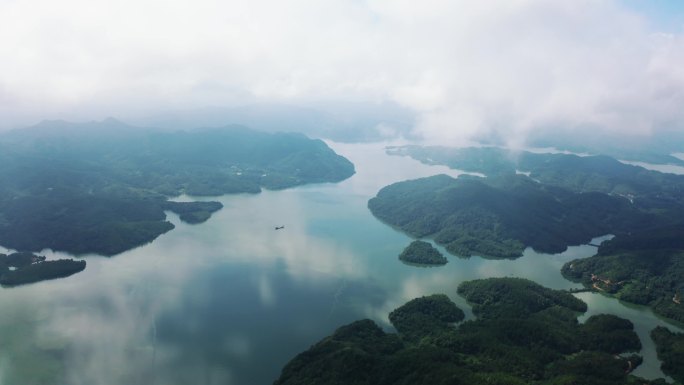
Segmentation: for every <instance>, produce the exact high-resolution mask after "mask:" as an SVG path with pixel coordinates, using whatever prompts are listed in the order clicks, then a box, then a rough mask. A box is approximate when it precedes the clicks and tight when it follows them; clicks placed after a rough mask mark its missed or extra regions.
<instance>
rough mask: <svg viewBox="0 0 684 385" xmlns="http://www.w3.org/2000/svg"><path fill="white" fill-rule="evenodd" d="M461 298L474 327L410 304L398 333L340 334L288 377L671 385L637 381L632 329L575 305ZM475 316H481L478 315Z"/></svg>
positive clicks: (449, 313) (285, 380) (369, 326)
mask: <svg viewBox="0 0 684 385" xmlns="http://www.w3.org/2000/svg"><path fill="white" fill-rule="evenodd" d="M458 292H459V294H460V295H462V296H464V297H465V298H466V299H467V300H468V301H469V302H470V303H473V304H474V308H473V310H474V312H475V315H476V316H477V319H475V320H468V321H465V322H463V323H461V324H460V325H459V326H458V328H456V327H451V325H450V324H451V323H453V322H458V321H460V320H462V319H463V312H462V310H461V309H459V308H458V307H457V306H456V305H455V304H454V303H452V302H451V301H450V300H449V299H448V298H447V296H446V295H432V296H427V297H421V298H417V299H414V300H411V301H409V302H408V303H406V304H405V305H403V306H401V307H399V308H398V309H396V310H395V311H393V312H392V313H390V315H389V319H390V321H391V322H392V324H393V325H394V327H395V328H396V329H397V333H386V332H384V331H383V330H382V329H381V328H380V327H379V326H378V325H376V324H375V323H374V322H373V321H371V320H367V319H366V320H361V321H356V322H353V323H351V324H349V325H346V326H342V327H341V328H339V329H338V330H337V331H335V332H334V333H333V334H332V335H331V336H329V337H326V338H324V339H323V340H321V341H320V342H318V343H317V344H315V345H313V346H312V347H311V348H310V349H308V350H307V351H306V352H304V353H301V354H299V355H298V356H297V357H295V358H294V359H293V360H292V361H290V362H289V363H288V364H287V365H286V366H285V368H283V371H282V374H281V376H280V378H278V379H277V380H276V381H275V384H276V385H290V384H291V385H294V384H321V385H325V384H359V385H361V384H364V385H365V384H368V385H371V384H372V385H385V384H386V385H390V384H392V385H394V384H426V385H427V384H520V385H522V384H587V385H605V384H625V385H626V384H635V383H638V384H653V385H655V384H664V380H662V379H658V380H655V381H648V380H645V379H642V378H637V377H634V376H632V375H631V374H630V373H631V371H632V370H633V369H634V368H636V367H637V366H638V365H639V364H640V363H641V361H642V359H641V357H640V356H638V355H634V354H630V352H636V351H639V349H640V348H641V343H640V341H639V337H638V336H637V334H636V333H635V332H634V326H633V325H632V323H631V322H630V321H628V320H625V319H622V318H619V317H616V316H613V315H594V316H591V317H589V318H588V319H587V320H586V322H585V323H583V324H580V323H579V322H578V321H577V314H578V313H580V312H583V311H585V310H586V304H585V303H584V302H582V301H581V300H579V299H577V298H575V297H573V296H572V295H570V294H568V293H566V292H563V291H559V290H552V289H548V288H545V287H542V286H540V285H538V284H536V283H534V282H532V281H529V280H525V279H519V278H491V279H484V280H476V281H469V282H465V283H463V284H461V286H459V289H458ZM476 309H477V310H476Z"/></svg>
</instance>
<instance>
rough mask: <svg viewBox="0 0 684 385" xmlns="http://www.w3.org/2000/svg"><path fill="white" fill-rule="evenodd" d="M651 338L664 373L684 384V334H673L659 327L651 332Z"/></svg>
mask: <svg viewBox="0 0 684 385" xmlns="http://www.w3.org/2000/svg"><path fill="white" fill-rule="evenodd" d="M651 338H653V341H654V342H655V344H656V351H657V353H658V358H659V359H660V360H661V361H662V362H663V364H662V366H661V369H662V370H663V372H664V373H665V374H667V375H668V376H671V377H672V378H674V379H675V380H676V381H679V382H680V383H684V364H683V363H684V333H673V332H671V331H669V330H668V329H667V328H664V327H662V326H658V327H657V328H655V329H653V331H651Z"/></svg>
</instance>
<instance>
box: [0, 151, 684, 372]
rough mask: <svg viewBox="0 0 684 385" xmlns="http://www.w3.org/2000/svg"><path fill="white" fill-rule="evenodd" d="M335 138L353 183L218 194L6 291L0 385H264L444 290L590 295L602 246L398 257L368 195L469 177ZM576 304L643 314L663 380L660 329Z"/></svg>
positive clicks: (1, 299)
mask: <svg viewBox="0 0 684 385" xmlns="http://www.w3.org/2000/svg"><path fill="white" fill-rule="evenodd" d="M329 144H330V145H331V146H332V147H333V148H334V150H335V151H336V152H338V153H339V154H341V155H344V156H345V157H347V158H349V159H350V160H351V161H352V162H354V163H355V165H356V169H357V173H356V174H355V175H354V176H353V177H351V178H350V179H348V180H346V181H344V182H341V183H338V184H320V185H309V186H303V187H298V188H294V189H288V190H283V191H263V192H262V193H260V194H256V195H249V194H239V195H230V196H222V197H218V198H210V199H211V200H219V201H221V203H223V205H224V208H223V209H222V210H220V211H219V212H217V213H215V214H214V216H212V218H211V219H210V220H209V221H207V222H205V223H203V224H200V225H187V224H184V223H182V222H180V220H179V219H178V218H177V216H175V215H174V214H171V213H168V214H167V215H168V216H169V219H170V220H171V221H172V222H173V223H174V225H175V226H176V228H175V229H174V230H172V231H170V232H168V233H166V234H164V235H162V236H160V237H159V238H158V239H157V240H155V241H154V242H152V243H150V244H148V245H145V246H143V247H140V248H137V249H134V250H131V251H128V252H125V253H122V254H120V255H117V256H115V257H112V258H104V257H99V256H88V257H86V260H87V263H88V265H87V268H86V270H85V271H83V272H81V273H79V274H76V275H74V276H72V277H69V278H65V279H58V280H52V281H44V282H40V283H36V284H31V285H26V286H20V287H16V288H11V289H8V288H3V289H0V308H1V309H2V311H1V312H0V346H2V347H3V348H2V349H0V384H38V383H66V384H78V385H80V384H84V385H85V384H95V385H100V384H102V385H105V384H188V383H201V384H267V383H271V382H272V381H273V380H274V379H275V378H276V377H277V376H278V374H279V372H280V370H281V368H282V366H283V365H284V364H285V363H286V362H287V361H288V360H289V359H291V358H292V357H293V356H294V355H295V354H297V353H299V352H301V351H303V350H305V349H307V348H308V347H309V346H310V345H312V344H313V343H315V342H317V341H318V340H320V339H321V338H322V337H324V336H326V335H329V334H330V333H331V332H332V331H333V330H334V329H335V328H337V327H339V326H341V325H343V324H346V323H348V322H351V321H353V320H357V319H361V318H371V319H373V320H375V321H376V322H378V323H379V324H380V325H382V326H383V327H385V328H387V329H388V330H391V326H390V325H389V323H388V320H387V315H388V313H389V312H390V311H391V310H393V309H394V308H396V307H398V306H400V305H401V304H403V303H404V302H406V301H408V300H410V299H412V298H415V297H417V296H421V295H427V294H433V293H445V294H447V295H449V296H450V297H451V298H452V300H454V301H455V302H456V303H457V305H458V306H459V307H462V308H464V309H465V310H466V313H467V314H468V317H472V313H471V312H470V308H469V307H468V305H467V304H466V303H465V301H464V300H463V299H462V298H461V297H459V296H458V295H457V294H456V287H457V286H458V284H459V283H460V282H462V281H465V280H470V279H475V278H482V277H496V276H519V277H525V278H529V279H532V280H534V281H537V282H539V283H540V284H542V285H545V286H548V287H552V288H556V289H567V288H572V287H578V285H577V284H574V283H571V282H569V281H567V280H565V279H564V278H563V277H562V276H561V274H560V267H561V266H562V265H563V263H565V262H567V261H569V260H571V259H574V258H579V257H589V256H591V255H593V253H594V252H595V247H593V246H577V247H571V248H569V249H568V250H567V251H566V252H564V253H562V254H558V255H553V256H549V255H543V254H538V253H535V252H534V251H532V250H529V249H528V250H526V251H525V254H524V256H523V257H521V258H519V259H517V260H486V259H482V258H479V257H472V258H469V259H460V258H457V257H454V256H451V255H448V254H447V253H445V255H447V257H448V259H449V263H448V264H447V265H446V266H443V267H434V268H421V267H414V266H408V265H405V264H403V263H401V262H400V261H399V260H398V259H397V256H398V254H399V253H400V252H401V250H402V249H403V248H404V247H405V246H406V245H408V243H409V242H410V241H411V239H410V237H408V236H407V235H405V234H403V233H401V232H398V231H395V230H394V229H392V228H391V227H390V226H387V225H385V224H383V223H381V222H380V221H378V220H377V219H375V218H374V217H373V216H372V215H371V214H370V212H369V211H368V209H367V207H366V205H367V201H368V199H369V198H371V197H373V196H374V195H375V194H376V193H377V191H378V190H379V189H380V188H382V187H384V186H386V185H388V184H391V183H394V182H397V181H401V180H405V179H411V178H417V177H423V176H430V175H434V174H439V173H448V174H450V175H452V176H457V175H458V174H459V172H457V171H455V170H449V169H447V168H446V167H441V166H427V165H423V164H421V163H419V162H417V161H414V160H412V159H410V158H408V157H396V156H392V157H390V156H387V155H386V154H385V153H384V150H383V147H384V145H385V144H362V145H359V144H338V143H329ZM177 199H178V200H184V199H189V198H188V197H178V198H177ZM193 199H194V198H193ZM203 199H209V198H203ZM275 226H285V228H284V229H282V230H278V231H275V230H274V228H275ZM596 242H598V240H597V241H596ZM440 250H441V251H443V252H444V249H443V248H440ZM46 254H47V255H48V257H49V258H50V259H55V258H59V257H64V256H65V255H64V254H61V253H52V252H47V253H46ZM580 297H581V298H582V299H584V300H585V301H587V302H588V304H589V312H588V313H587V314H594V313H600V312H610V313H613V314H617V315H620V316H623V317H626V318H629V319H631V320H632V321H633V322H634V323H635V325H636V327H637V332H638V333H639V335H640V337H641V338H642V343H643V344H644V355H645V361H644V365H643V366H642V367H640V368H639V369H638V370H637V371H636V372H635V374H637V375H642V376H645V377H649V378H651V377H657V376H661V375H662V374H661V373H660V372H659V370H658V366H659V363H658V362H657V360H656V358H655V354H654V348H653V343H652V342H650V338H648V336H647V334H648V331H650V330H651V329H652V328H653V327H655V326H656V325H665V324H666V323H665V322H664V321H662V320H660V319H658V318H657V317H655V316H654V315H653V314H652V313H651V312H650V311H649V310H648V309H645V308H635V307H626V306H625V305H623V304H621V303H619V302H618V301H616V300H614V299H610V298H607V297H602V296H600V295H596V294H591V295H589V294H582V295H580ZM669 327H670V328H673V330H681V329H677V328H676V327H675V326H672V325H670V326H669Z"/></svg>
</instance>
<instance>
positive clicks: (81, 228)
mask: <svg viewBox="0 0 684 385" xmlns="http://www.w3.org/2000/svg"><path fill="white" fill-rule="evenodd" d="M353 173H354V166H353V165H352V164H351V162H349V161H348V160H347V159H345V158H343V157H341V156H339V155H337V154H335V152H334V151H332V150H331V149H330V148H329V147H328V146H327V145H326V144H325V143H324V142H322V141H320V140H312V139H309V138H307V137H305V136H304V135H301V134H294V133H292V134H291V133H278V134H271V133H264V132H258V131H254V130H250V129H248V128H245V127H240V126H228V127H224V128H215V129H198V130H195V131H187V132H185V131H179V132H165V131H160V130H155V129H149V128H141V127H133V126H129V125H126V124H124V123H121V122H119V121H116V120H113V119H108V120H106V121H103V122H95V123H87V124H74V123H68V122H61V121H53V122H43V123H41V124H39V125H37V126H34V127H29V128H26V129H21V130H16V131H12V132H9V133H6V134H3V135H2V136H0V179H2V181H3V183H2V185H1V186H0V244H1V245H3V246H5V247H8V248H11V249H16V250H25V251H38V250H42V249H44V248H50V249H53V250H59V251H65V252H69V253H73V254H77V255H78V254H88V253H97V254H101V255H106V256H110V255H115V254H118V253H121V252H123V251H126V250H129V249H131V248H134V247H137V246H140V245H143V244H145V243H148V242H151V241H152V240H154V239H155V238H156V237H158V236H159V235H161V234H163V233H165V232H167V231H169V230H171V229H173V227H174V226H173V224H171V222H169V221H167V220H166V215H165V213H164V211H165V210H169V211H172V212H175V213H177V214H179V216H180V219H181V221H184V222H187V223H193V224H194V223H201V222H203V221H206V220H207V219H208V218H209V217H210V216H211V214H212V213H213V212H215V211H217V210H219V209H220V208H221V204H220V203H219V202H183V203H180V202H172V201H169V198H171V197H175V196H178V195H180V194H187V195H194V196H212V195H213V196H215V195H222V194H229V193H257V192H259V191H260V190H261V188H268V189H282V188H287V187H292V186H298V185H302V184H306V183H320V182H337V181H341V180H343V179H345V178H348V177H349V176H351V175H352V174H353Z"/></svg>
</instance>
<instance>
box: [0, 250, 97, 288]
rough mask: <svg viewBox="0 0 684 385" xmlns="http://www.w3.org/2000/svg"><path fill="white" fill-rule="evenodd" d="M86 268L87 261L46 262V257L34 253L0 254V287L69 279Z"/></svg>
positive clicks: (63, 260)
mask: <svg viewBox="0 0 684 385" xmlns="http://www.w3.org/2000/svg"><path fill="white" fill-rule="evenodd" d="M85 267H86V262H85V261H75V260H73V259H60V260H56V261H46V260H45V257H44V256H40V255H35V254H33V253H26V252H20V253H13V254H10V255H5V254H0V285H2V286H17V285H23V284H27V283H34V282H40V281H45V280H48V279H55V278H63V277H68V276H70V275H73V274H76V273H78V272H80V271H83V270H84V269H85Z"/></svg>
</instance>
